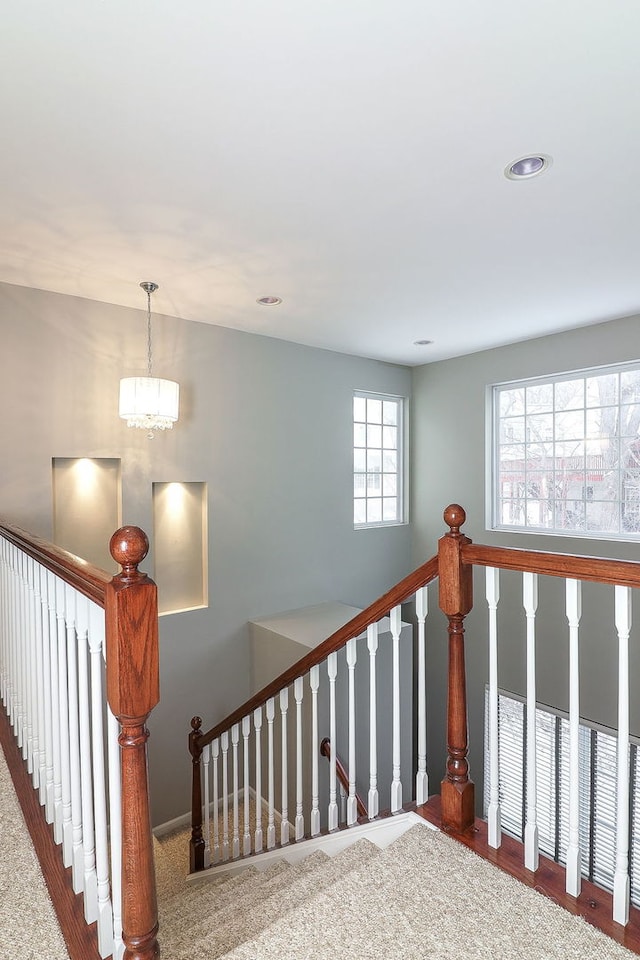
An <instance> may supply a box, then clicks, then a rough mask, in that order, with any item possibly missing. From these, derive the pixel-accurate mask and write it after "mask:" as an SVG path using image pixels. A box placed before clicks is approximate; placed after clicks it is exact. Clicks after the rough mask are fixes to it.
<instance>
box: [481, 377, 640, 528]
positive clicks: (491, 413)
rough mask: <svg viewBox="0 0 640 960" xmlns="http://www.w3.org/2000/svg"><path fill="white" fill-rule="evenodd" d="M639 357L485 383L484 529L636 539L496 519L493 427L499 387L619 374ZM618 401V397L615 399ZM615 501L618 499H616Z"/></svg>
mask: <svg viewBox="0 0 640 960" xmlns="http://www.w3.org/2000/svg"><path fill="white" fill-rule="evenodd" d="M639 367H640V360H627V361H621V362H620V363H612V364H605V365H602V366H595V367H584V368H579V369H575V370H565V371H561V372H558V373H554V374H549V375H542V376H537V377H523V378H522V379H518V380H505V381H502V382H499V383H493V384H489V385H488V386H487V389H486V396H485V527H486V529H487V530H488V531H494V532H499V533H509V534H515V535H517V536H522V535H523V534H525V535H531V536H543V537H562V538H564V539H567V538H571V539H573V538H575V539H588V540H605V541H615V542H622V543H634V542H638V541H639V540H640V531H632V532H630V533H622V532H619V531H618V532H616V531H598V530H579V529H558V528H550V527H533V526H516V525H513V524H501V523H499V522H498V515H499V507H498V487H497V477H498V472H499V464H498V457H499V452H498V446H499V445H498V437H497V433H496V428H497V424H498V415H497V408H496V397H497V395H498V390H499V389H501V388H503V389H504V388H516V387H520V386H522V387H527V386H531V385H535V384H554V383H557V382H562V381H564V380H567V379H571V378H572V377H588V376H603V375H606V374H607V373H621V372H624V371H626V370H632V369H634V368H635V369H638V368H639ZM618 403H619V398H618ZM616 502H618V503H619V502H620V501H619V500H618V501H616Z"/></svg>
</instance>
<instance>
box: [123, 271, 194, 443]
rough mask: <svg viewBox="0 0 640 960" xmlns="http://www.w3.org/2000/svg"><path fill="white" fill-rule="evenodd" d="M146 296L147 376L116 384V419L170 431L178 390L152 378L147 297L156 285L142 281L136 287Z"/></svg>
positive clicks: (175, 410) (177, 406)
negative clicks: (139, 287) (117, 399)
mask: <svg viewBox="0 0 640 960" xmlns="http://www.w3.org/2000/svg"><path fill="white" fill-rule="evenodd" d="M140 286H141V287H142V289H143V290H144V292H145V293H146V295H147V376H146V377H124V378H123V379H122V380H121V381H120V409H119V412H120V416H121V417H122V419H123V420H126V421H127V425H128V426H130V427H139V428H140V429H141V430H148V431H149V434H148V435H149V437H150V438H151V437H153V431H154V430H170V429H171V427H172V426H173V425H174V423H175V422H176V421H177V419H178V411H179V404H180V387H179V385H178V384H177V383H176V382H175V380H163V379H161V378H160V377H154V376H153V375H152V351H151V294H152V293H154V292H155V291H156V290H157V289H158V284H157V283H153V282H152V281H150V280H145V281H144V282H143V283H141V284H140Z"/></svg>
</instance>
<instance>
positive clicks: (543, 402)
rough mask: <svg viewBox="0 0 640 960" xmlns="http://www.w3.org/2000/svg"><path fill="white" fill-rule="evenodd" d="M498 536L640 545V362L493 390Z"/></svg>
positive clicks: (493, 489)
mask: <svg viewBox="0 0 640 960" xmlns="http://www.w3.org/2000/svg"><path fill="white" fill-rule="evenodd" d="M492 491H493V503H492V508H493V517H492V527H493V528H494V529H501V530H530V531H535V532H545V533H556V534H563V535H565V536H587V537H595V538H597V537H603V538H609V539H611V538H616V539H633V540H637V539H638V538H640V363H633V364H625V365H624V366H622V365H619V366H616V367H607V368H595V369H591V370H584V371H578V372H572V373H570V374H565V375H562V376H558V377H553V378H547V379H545V380H542V379H539V380H528V381H521V382H518V383H505V384H497V385H496V386H494V387H493V476H492Z"/></svg>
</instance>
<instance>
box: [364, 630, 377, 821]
mask: <svg viewBox="0 0 640 960" xmlns="http://www.w3.org/2000/svg"><path fill="white" fill-rule="evenodd" d="M367 649H368V650H369V795H368V797H367V813H368V815H369V820H373V819H375V817H377V816H378V805H379V797H378V728H377V724H378V707H377V701H376V695H377V694H376V654H377V652H378V624H377V623H372V624H371V625H370V626H369V627H367Z"/></svg>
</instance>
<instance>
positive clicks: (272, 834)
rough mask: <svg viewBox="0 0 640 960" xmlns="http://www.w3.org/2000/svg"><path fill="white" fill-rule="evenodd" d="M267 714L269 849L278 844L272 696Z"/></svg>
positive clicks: (273, 702) (274, 712) (268, 703)
mask: <svg viewBox="0 0 640 960" xmlns="http://www.w3.org/2000/svg"><path fill="white" fill-rule="evenodd" d="M265 714H266V717H267V744H268V764H267V767H268V783H269V787H268V800H269V823H268V826H267V850H271V849H272V848H273V847H275V845H276V821H275V779H274V757H273V721H274V718H275V715H276V705H275V700H274V699H273V697H271V698H270V699H269V700H267V704H266V709H265Z"/></svg>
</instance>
